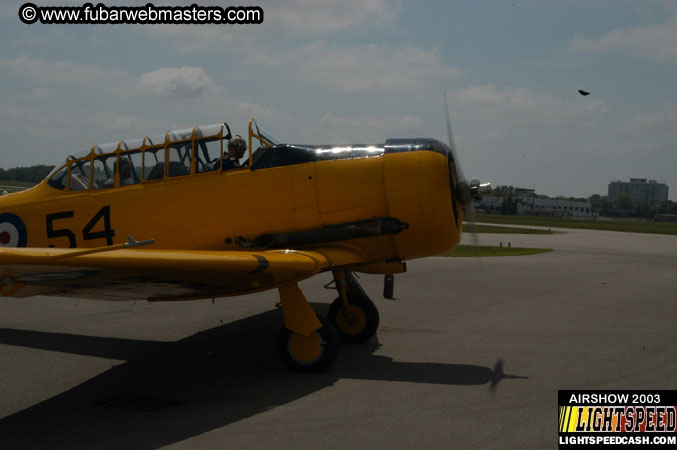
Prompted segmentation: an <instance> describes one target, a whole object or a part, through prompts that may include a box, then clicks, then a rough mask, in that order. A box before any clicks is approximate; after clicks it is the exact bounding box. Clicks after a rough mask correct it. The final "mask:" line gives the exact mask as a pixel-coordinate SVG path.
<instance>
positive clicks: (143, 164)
mask: <svg viewBox="0 0 677 450" xmlns="http://www.w3.org/2000/svg"><path fill="white" fill-rule="evenodd" d="M230 138H231V133H230V128H229V126H228V124H226V123H225V122H224V123H218V124H214V125H206V126H195V127H193V128H184V129H180V130H171V131H167V132H166V133H165V134H161V135H156V136H145V137H143V138H138V139H128V140H123V141H118V142H111V143H108V144H102V145H94V146H92V147H91V148H89V149H85V150H82V151H80V152H78V153H75V154H73V155H70V156H68V157H67V158H66V161H64V162H63V163H62V164H59V165H57V166H56V168H55V169H54V170H53V171H52V172H51V173H50V174H49V175H47V177H46V179H47V180H48V181H47V183H48V185H49V186H51V187H53V188H55V189H60V190H64V189H68V190H71V191H84V190H88V189H95V190H96V189H107V188H112V187H114V186H126V185H132V184H138V183H141V182H143V181H154V180H160V179H163V178H165V177H176V176H181V175H189V174H191V173H204V172H211V171H216V170H218V169H219V168H220V167H221V166H222V163H223V153H224V150H225V149H226V148H227V145H228V144H227V142H226V144H224V143H223V140H224V139H225V140H226V141H227V140H229V139H230Z"/></svg>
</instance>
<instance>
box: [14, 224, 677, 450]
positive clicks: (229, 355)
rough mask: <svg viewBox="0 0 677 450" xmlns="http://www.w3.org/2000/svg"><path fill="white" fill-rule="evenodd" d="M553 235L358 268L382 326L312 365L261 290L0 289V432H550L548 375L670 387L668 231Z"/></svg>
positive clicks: (524, 441)
mask: <svg viewBox="0 0 677 450" xmlns="http://www.w3.org/2000/svg"><path fill="white" fill-rule="evenodd" d="M561 231H562V233H559V234H553V235H506V234H500V235H499V234H495V235H494V234H481V235H479V237H480V241H481V243H482V244H492V245H498V243H499V242H503V243H504V245H507V242H510V243H511V245H513V246H524V247H548V248H553V249H554V251H553V252H550V253H544V254H538V255H531V256H520V257H494V258H482V259H481V260H478V259H474V258H427V259H423V260H417V261H410V262H409V263H408V269H409V270H408V273H406V274H403V275H398V276H396V280H395V296H396V300H385V299H383V298H382V297H381V292H382V281H383V280H382V277H381V276H369V275H364V276H361V279H360V281H361V283H362V286H363V287H364V288H365V290H366V291H367V292H368V293H369V294H370V295H371V297H372V299H373V300H374V301H375V303H376V305H377V306H378V308H379V311H380V315H381V327H380V329H379V331H378V333H377V336H376V337H375V338H374V339H372V340H371V341H370V342H368V343H366V344H362V345H346V344H344V345H342V347H341V352H340V354H339V359H338V361H337V363H336V364H335V365H334V366H333V367H332V368H331V369H330V370H329V371H328V372H327V373H325V374H320V375H299V374H292V373H289V372H287V370H286V369H285V368H284V367H283V366H282V364H281V363H280V362H279V360H278V357H277V354H276V351H275V338H276V335H277V332H278V330H279V327H280V326H281V323H282V319H281V314H280V312H279V311H278V310H276V309H275V308H274V304H275V302H276V301H277V294H276V291H272V292H266V293H260V294H256V295H249V296H243V297H237V298H231V299H217V300H216V301H215V303H214V304H212V301H211V300H207V301H195V302H181V303H167V304H160V303H153V304H149V303H142V302H138V303H132V302H120V303H109V302H97V301H87V300H77V299H63V298H54V297H36V298H33V299H2V300H1V301H0V448H3V449H22V448H31V449H37V448H49V449H62V448H63V449H76V448H83V449H117V448H125V449H139V450H146V449H157V448H168V449H192V448H203V449H206V448H215V449H216V448H218V449H222V448H248V449H269V448H275V449H279V448H302V449H319V448H326V449H345V448H354V449H358V448H393V449H411V448H459V449H465V448H477V449H486V448H493V449H497V448H510V449H513V448H514V449H524V448H534V449H542V448H556V447H557V426H558V423H557V418H558V410H557V390H558V389H677V377H676V376H677V361H676V358H675V350H674V345H675V342H676V341H677V326H675V323H676V322H677V321H676V319H677V307H676V306H677V236H660V235H646V234H633V233H615V232H603V231H590V230H561ZM464 239H465V236H464ZM328 281H330V277H329V276H328V275H327V274H323V275H321V276H318V277H315V278H313V279H310V280H307V281H305V282H303V283H302V288H303V290H304V292H305V294H306V296H307V297H308V298H309V299H311V301H312V302H317V303H316V304H315V305H314V306H315V307H316V310H317V311H318V312H320V313H326V311H327V308H328V305H329V303H330V302H331V300H333V298H334V297H335V296H336V293H335V291H328V290H324V289H323V288H322V286H323V285H324V284H325V283H327V282H328ZM499 360H502V361H503V371H502V373H501V371H500V370H494V368H495V365H496V363H497V361H499ZM492 385H493V388H492Z"/></svg>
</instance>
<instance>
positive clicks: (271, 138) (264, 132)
mask: <svg viewBox="0 0 677 450" xmlns="http://www.w3.org/2000/svg"><path fill="white" fill-rule="evenodd" d="M254 126H255V127H256V128H255V130H256V134H257V135H259V137H261V138H263V139H264V140H266V141H268V143H269V144H270V146H274V145H280V144H282V143H283V142H282V140H281V139H280V138H278V137H277V136H276V135H275V133H273V132H272V131H270V130H268V129H267V128H265V127H264V126H263V125H261V124H259V123H257V122H256V121H254Z"/></svg>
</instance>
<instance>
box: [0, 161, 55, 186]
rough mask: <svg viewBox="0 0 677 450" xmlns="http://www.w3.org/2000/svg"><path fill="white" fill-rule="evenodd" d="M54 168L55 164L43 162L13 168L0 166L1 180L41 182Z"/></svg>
mask: <svg viewBox="0 0 677 450" xmlns="http://www.w3.org/2000/svg"><path fill="white" fill-rule="evenodd" d="M52 169H54V166H45V165H43V164H40V165H37V166H30V167H14V168H12V169H2V168H0V181H22V182H24V183H39V182H40V181H42V180H43V179H44V178H45V177H46V176H47V174H49V172H51V171H52Z"/></svg>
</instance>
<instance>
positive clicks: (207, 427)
mask: <svg viewBox="0 0 677 450" xmlns="http://www.w3.org/2000/svg"><path fill="white" fill-rule="evenodd" d="M314 306H315V308H316V310H317V311H318V312H320V313H325V312H326V311H323V309H326V305H314ZM280 326H281V315H280V314H279V311H269V312H266V313H263V314H259V315H256V316H252V317H248V318H246V319H242V320H239V321H236V322H233V323H229V324H224V325H222V326H219V327H216V328H213V329H210V330H207V331H204V332H200V333H197V334H195V335H192V336H189V337H187V338H184V339H182V340H179V341H176V342H154V341H140V340H127V339H117V338H106V337H92V336H81V335H71V334H60V333H48V332H38V331H26V330H16V329H5V328H0V343H1V344H7V345H15V346H23V347H30V348H38V349H43V350H52V351H59V352H65V353H72V354H78V355H88V356H96V357H102V358H110V359H118V360H124V361H126V362H124V363H121V364H119V365H116V366H113V367H112V368H111V369H109V370H107V371H106V372H104V373H102V374H100V375H98V376H95V377H94V378H92V379H90V380H88V381H86V382H84V383H82V384H80V385H79V386H76V387H74V388H72V389H70V390H68V391H65V392H63V393H61V394H59V395H56V396H54V397H52V398H50V399H48V400H46V401H43V402H41V403H38V404H37V405H35V406H32V407H29V408H27V409H25V410H23V411H19V412H17V413H15V414H12V415H10V416H8V417H5V418H4V419H2V420H0V442H2V444H3V447H5V446H7V447H6V448H13V449H15V448H90V449H95V448H96V449H118V448H126V449H139V450H141V449H154V448H158V447H161V446H164V445H169V444H172V443H175V442H180V441H183V440H185V439H188V438H190V437H193V436H197V435H199V434H202V433H206V432H209V431H211V430H214V429H217V428H220V427H223V426H225V425H228V424H230V423H233V422H236V421H238V420H242V419H245V418H247V417H251V416H253V415H256V414H258V413H262V412H265V411H267V410H269V409H272V408H275V407H277V406H280V405H283V404H285V403H288V402H291V401H294V400H297V399H299V398H302V397H303V396H306V395H308V394H311V393H313V392H316V391H318V390H320V389H323V388H325V387H328V386H331V385H333V384H334V383H336V382H337V381H338V380H340V379H342V378H355V379H365V380H388V381H408V382H414V383H434V384H446V385H482V384H489V386H490V387H492V388H493V387H495V385H496V384H497V383H498V382H499V381H500V380H501V379H502V378H518V377H517V376H514V375H505V374H503V371H502V363H501V362H500V361H499V363H498V364H497V366H496V368H495V369H494V370H492V369H490V368H488V367H481V366H473V365H464V364H440V363H407V362H395V361H393V360H392V359H390V358H387V357H385V356H380V355H374V354H373V353H374V352H375V351H376V350H377V349H378V347H379V344H378V342H377V340H376V338H373V339H372V340H371V341H370V342H368V343H366V344H362V345H342V347H341V355H340V357H339V360H338V361H337V363H336V364H335V365H334V366H333V367H332V368H331V369H330V371H329V372H328V373H325V374H313V375H304V374H292V373H289V372H287V370H286V369H285V368H284V367H283V366H282V364H281V363H280V362H279V359H278V357H277V354H276V352H275V345H274V342H275V337H276V333H277V331H278V330H279V327H280ZM45 371H48V369H47V368H46V369H45ZM520 378H521V377H520Z"/></svg>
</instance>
